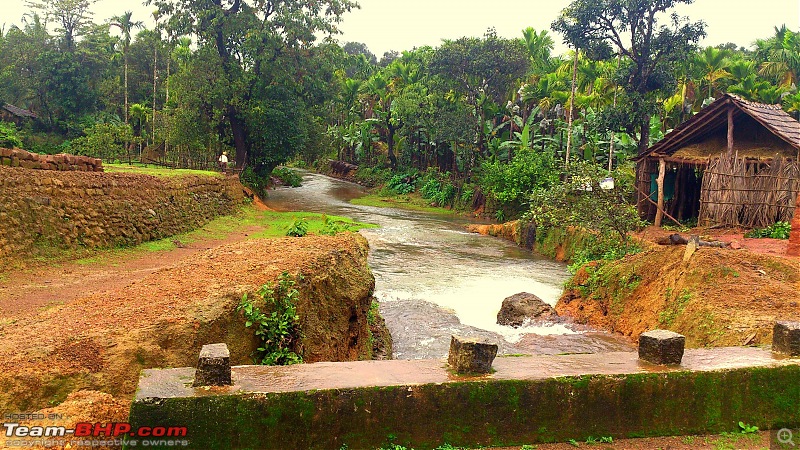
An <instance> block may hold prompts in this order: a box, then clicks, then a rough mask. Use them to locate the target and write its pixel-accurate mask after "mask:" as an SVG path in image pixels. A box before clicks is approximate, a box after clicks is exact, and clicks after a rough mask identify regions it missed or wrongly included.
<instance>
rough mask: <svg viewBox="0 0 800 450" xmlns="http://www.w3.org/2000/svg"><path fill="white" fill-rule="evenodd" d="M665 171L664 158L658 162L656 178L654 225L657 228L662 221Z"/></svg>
mask: <svg viewBox="0 0 800 450" xmlns="http://www.w3.org/2000/svg"><path fill="white" fill-rule="evenodd" d="M666 170H667V163H666V162H665V161H664V158H661V159H659V160H658V178H656V184H657V185H658V205H657V206H658V210H657V211H656V220H655V222H654V225H655V226H657V227H660V226H661V222H662V221H663V220H664V178H665V177H666Z"/></svg>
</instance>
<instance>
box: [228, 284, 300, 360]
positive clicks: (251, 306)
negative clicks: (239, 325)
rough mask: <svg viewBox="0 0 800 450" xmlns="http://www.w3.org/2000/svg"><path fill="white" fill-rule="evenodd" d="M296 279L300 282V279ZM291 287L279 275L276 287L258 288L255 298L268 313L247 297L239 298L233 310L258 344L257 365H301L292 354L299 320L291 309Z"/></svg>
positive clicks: (293, 297) (293, 295)
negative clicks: (240, 314) (239, 300)
mask: <svg viewBox="0 0 800 450" xmlns="http://www.w3.org/2000/svg"><path fill="white" fill-rule="evenodd" d="M298 278H299V279H301V280H302V276H299V277H298ZM295 284H296V282H295V280H294V279H293V278H292V277H291V276H290V275H289V274H288V273H287V272H283V273H282V274H281V275H280V277H278V284H277V285H274V284H273V283H267V284H265V285H263V286H261V289H259V291H258V293H257V297H259V298H260V299H261V302H260V303H261V304H263V306H264V309H265V310H266V311H270V312H269V313H265V312H264V311H262V309H261V308H260V307H259V306H258V305H257V304H256V302H254V301H252V300H250V299H249V298H248V296H247V294H244V296H243V297H242V301H241V303H240V304H239V306H238V308H237V310H238V311H242V313H243V314H244V317H245V326H246V327H247V328H250V327H255V334H256V336H257V337H258V338H259V340H260V342H261V346H260V347H259V348H258V349H256V353H255V357H254V359H255V362H256V363H258V364H264V365H270V366H274V365H277V366H284V365H290V364H298V363H301V362H303V358H302V357H301V356H300V355H298V354H297V353H295V352H294V351H293V349H294V348H295V346H296V344H297V342H298V341H299V340H300V337H301V333H300V317H299V316H298V315H297V309H296V307H295V303H296V302H297V298H298V295H299V292H298V291H297V289H295V288H294V286H295Z"/></svg>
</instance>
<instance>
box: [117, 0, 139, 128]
mask: <svg viewBox="0 0 800 450" xmlns="http://www.w3.org/2000/svg"><path fill="white" fill-rule="evenodd" d="M132 17H133V12H132V11H126V12H125V13H124V14H122V15H119V16H116V17H113V18H111V26H113V27H117V28H119V29H120V31H121V32H122V59H123V60H124V62H123V64H124V65H125V69H124V70H125V82H124V84H125V86H124V89H125V113H124V116H125V123H126V124H127V123H128V50H129V49H130V47H131V31H132V30H133V29H134V28H142V27H143V26H144V23H143V22H142V21H140V20H137V21H134V20H132V19H131V18H132Z"/></svg>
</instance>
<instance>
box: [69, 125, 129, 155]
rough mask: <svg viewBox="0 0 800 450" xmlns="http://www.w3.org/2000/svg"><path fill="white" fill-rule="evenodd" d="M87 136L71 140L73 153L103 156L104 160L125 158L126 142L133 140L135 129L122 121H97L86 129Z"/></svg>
mask: <svg viewBox="0 0 800 450" xmlns="http://www.w3.org/2000/svg"><path fill="white" fill-rule="evenodd" d="M84 132H85V134H86V135H85V136H82V137H79V138H76V139H73V140H72V141H71V142H70V147H71V149H72V153H74V154H76V155H84V156H91V157H94V158H101V159H103V160H104V161H119V160H124V159H125V156H126V155H127V153H126V149H125V143H126V142H130V141H131V140H133V131H132V130H131V128H130V127H129V126H128V125H125V124H121V123H96V124H94V125H91V126H90V127H89V128H87V129H86V130H84Z"/></svg>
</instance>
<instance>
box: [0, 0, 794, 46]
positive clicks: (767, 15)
mask: <svg viewBox="0 0 800 450" xmlns="http://www.w3.org/2000/svg"><path fill="white" fill-rule="evenodd" d="M0 3H2V8H0V11H2V12H0V26H2V24H4V23H5V24H6V28H7V27H8V26H10V25H11V24H18V25H19V24H20V23H21V21H20V19H21V17H22V16H23V14H25V13H27V12H28V11H29V10H28V8H27V7H26V6H25V0H0ZM359 3H360V4H361V9H359V10H355V11H353V12H351V13H349V14H346V15H345V16H344V19H343V21H342V23H341V24H340V29H341V30H342V32H343V34H342V35H339V36H338V37H337V39H338V40H339V41H340V42H341V43H345V42H348V41H356V42H363V43H365V44H366V45H367V47H369V49H370V50H371V51H372V53H374V54H375V55H377V56H378V58H380V57H381V55H383V53H384V52H386V51H389V50H396V51H403V50H411V49H412V48H414V47H421V46H425V45H430V46H434V47H435V46H438V45H439V44H440V43H441V41H442V39H457V38H459V37H462V36H478V37H479V36H483V34H484V33H485V32H486V30H487V29H488V28H489V27H494V28H495V29H496V30H497V33H498V35H500V36H503V37H507V38H516V37H521V36H522V29H523V28H526V27H529V26H531V27H534V28H535V29H537V30H542V29H549V28H550V24H551V23H552V22H553V20H555V19H556V18H557V17H558V13H559V11H561V10H562V9H563V8H564V7H566V6H567V5H568V4H569V3H570V1H569V0H501V1H494V2H491V1H487V0H359ZM126 10H130V11H133V13H134V14H133V18H134V20H142V21H144V22H145V23H146V24H147V25H148V27H151V26H152V24H153V21H152V17H151V16H150V15H151V14H152V12H153V11H154V10H155V8H154V7H153V6H145V5H144V4H142V3H140V2H138V1H120V0H99V1H98V2H97V3H96V4H95V5H94V6H93V12H94V19H95V22H98V23H102V22H104V21H106V20H107V19H109V18H110V17H112V16H115V15H119V14H121V13H123V12H124V11H126ZM676 11H677V12H678V13H679V14H681V15H685V16H689V18H690V19H691V20H703V21H705V22H706V24H707V27H706V33H707V34H708V37H707V38H706V39H705V40H704V41H702V42H701V45H704V46H708V45H717V44H723V43H727V42H733V43H735V44H737V45H738V46H744V47H750V45H751V44H752V43H753V41H755V40H756V39H759V38H767V37H769V36H771V35H772V34H773V32H774V27H775V26H778V25H782V24H786V26H787V27H789V28H790V29H792V30H795V31H797V30H799V29H800V0H758V1H753V0H695V1H694V3H693V4H691V5H681V6H680V7H679V8H676ZM554 37H555V41H556V49H555V52H554V53H555V54H560V53H563V52H564V51H565V50H566V47H565V46H564V44H563V43H562V41H561V37H560V36H558V35H556V36H554Z"/></svg>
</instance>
